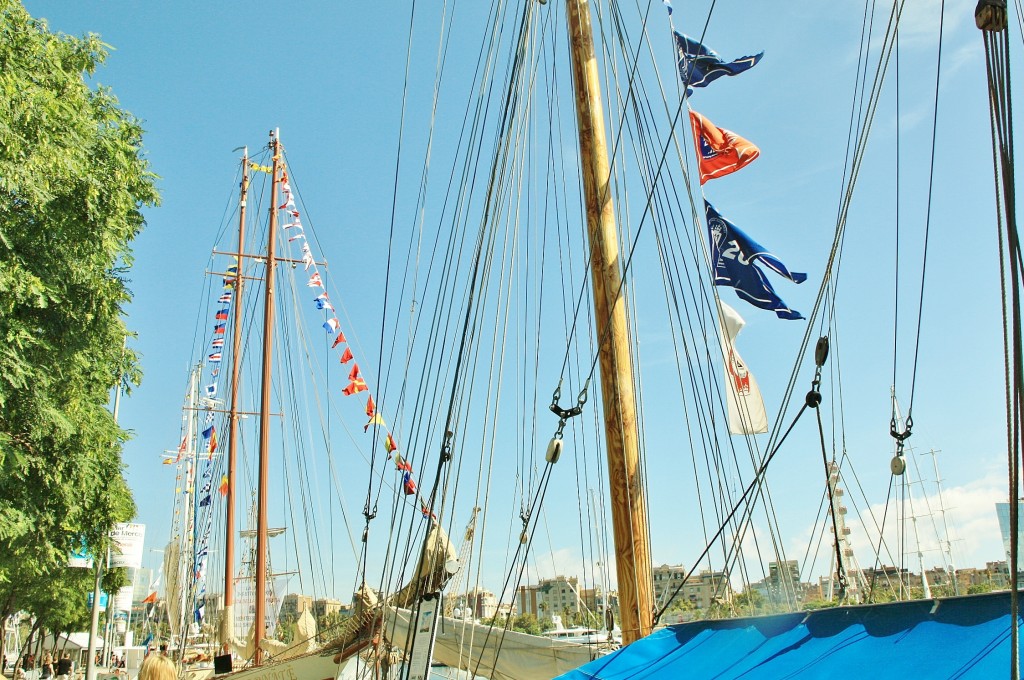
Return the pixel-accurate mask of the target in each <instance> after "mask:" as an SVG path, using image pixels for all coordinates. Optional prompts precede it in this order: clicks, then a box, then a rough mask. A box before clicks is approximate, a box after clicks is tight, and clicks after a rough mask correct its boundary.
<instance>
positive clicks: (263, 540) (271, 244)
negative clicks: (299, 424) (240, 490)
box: [239, 132, 281, 665]
mask: <svg viewBox="0 0 1024 680" xmlns="http://www.w3.org/2000/svg"><path fill="white" fill-rule="evenodd" d="M270 147H271V149H272V152H273V160H274V164H273V169H272V170H271V178H272V179H271V185H270V222H269V226H268V227H267V259H266V270H265V273H264V280H265V281H266V294H265V298H264V301H263V371H262V380H263V383H262V385H261V388H260V389H261V392H260V464H259V468H260V472H259V490H258V492H257V496H256V586H255V590H256V592H255V600H256V606H255V608H254V615H255V621H254V622H253V643H254V644H255V647H256V651H255V655H254V656H253V662H254V663H255V664H256V665H259V664H260V662H261V661H262V660H263V652H262V650H261V649H260V640H262V639H263V638H264V636H265V635H266V625H267V620H266V606H267V603H266V594H267V496H268V493H267V477H268V474H269V467H270V387H271V384H270V380H271V375H270V366H271V360H272V353H273V345H274V267H275V265H276V262H277V260H276V254H275V241H276V240H277V181H278V170H279V169H280V165H281V163H280V161H281V140H280V138H279V136H278V135H277V133H275V132H271V133H270ZM239 252H241V251H239Z"/></svg>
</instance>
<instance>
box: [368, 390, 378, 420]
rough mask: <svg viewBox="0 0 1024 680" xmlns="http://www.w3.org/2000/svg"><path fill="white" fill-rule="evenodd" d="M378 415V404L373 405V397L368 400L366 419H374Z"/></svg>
mask: <svg viewBox="0 0 1024 680" xmlns="http://www.w3.org/2000/svg"><path fill="white" fill-rule="evenodd" d="M376 414H377V404H375V403H373V395H372V394H371V395H370V396H368V397H367V398H366V417H367V418H372V417H373V416H374V415H376Z"/></svg>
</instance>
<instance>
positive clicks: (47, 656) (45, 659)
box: [43, 652, 53, 663]
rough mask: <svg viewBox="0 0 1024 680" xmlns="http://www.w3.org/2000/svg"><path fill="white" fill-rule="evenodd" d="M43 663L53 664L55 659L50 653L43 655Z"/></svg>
mask: <svg viewBox="0 0 1024 680" xmlns="http://www.w3.org/2000/svg"><path fill="white" fill-rule="evenodd" d="M43 663H53V657H52V656H50V653H49V652H47V653H46V654H44V655H43Z"/></svg>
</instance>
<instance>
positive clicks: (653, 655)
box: [560, 592, 1020, 680]
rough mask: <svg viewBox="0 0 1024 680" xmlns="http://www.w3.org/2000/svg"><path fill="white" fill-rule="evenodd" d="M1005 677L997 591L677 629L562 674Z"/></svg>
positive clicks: (748, 678)
mask: <svg viewBox="0 0 1024 680" xmlns="http://www.w3.org/2000/svg"><path fill="white" fill-rule="evenodd" d="M1017 625H1018V626H1020V620H1019V619H1018V624H1017ZM1009 671H1010V593H1009V592H1002V593H987V594H984V595H969V596H965V597H951V598H944V599H941V600H915V601H912V602H893V603H887V604H873V605H857V606H849V607H836V608H833V609H821V610H817V611H812V612H797V613H793V614H780V615H777V616H763V617H755V618H744V619H727V620H719V621H698V622H694V623H684V624H680V625H677V626H670V627H668V628H664V629H662V630H659V631H656V632H654V633H652V634H651V635H648V636H647V637H645V638H643V639H642V640H638V641H637V642H634V643H633V644H631V645H629V646H628V647H624V648H623V649H620V650H618V651H616V652H615V653H613V654H610V655H608V656H605V657H602V658H600V659H597V660H596V661H593V662H591V663H589V664H587V665H585V666H582V667H581V668H578V669H576V670H574V671H572V672H570V673H566V674H565V675H562V676H560V677H561V678H563V679H565V680H584V679H588V680H591V679H598V678H599V679H600V680H627V679H633V678H664V679H666V680H667V679H669V678H671V679H672V680H681V679H684V678H685V679H691V678H692V679H699V678H714V679H715V680H728V679H730V678H743V680H782V679H783V678H800V679H808V678H861V677H864V678H872V680H877V679H879V678H900V679H901V680H911V679H912V678H965V679H966V678H979V679H980V678H1006V677H1010V673H1009Z"/></svg>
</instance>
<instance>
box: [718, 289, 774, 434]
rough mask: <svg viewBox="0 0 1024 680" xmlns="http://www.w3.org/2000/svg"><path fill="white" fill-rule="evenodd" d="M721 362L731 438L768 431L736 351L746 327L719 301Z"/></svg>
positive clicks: (751, 382) (754, 385) (750, 377)
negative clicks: (739, 336) (740, 335)
mask: <svg viewBox="0 0 1024 680" xmlns="http://www.w3.org/2000/svg"><path fill="white" fill-rule="evenodd" d="M718 309H719V316H718V318H719V322H718V323H719V328H720V329H721V340H722V358H723V359H724V360H725V378H726V385H725V403H726V407H727V408H728V410H729V432H730V434H761V433H763V432H767V431H768V415H767V414H766V413H765V410H764V399H762V398H761V390H760V389H759V388H758V386H757V381H756V380H754V376H753V374H752V373H751V372H750V371H748V370H747V364H746V363H745V362H744V361H743V358H742V357H741V356H740V353H739V352H737V351H736V344H735V343H736V336H737V335H739V334H740V330H741V329H742V328H743V325H744V324H745V323H746V322H745V321H743V317H741V316H740V315H739V312H737V311H736V310H735V309H733V308H732V307H730V306H729V305H727V304H725V303H724V302H721V301H719V308H718Z"/></svg>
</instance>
